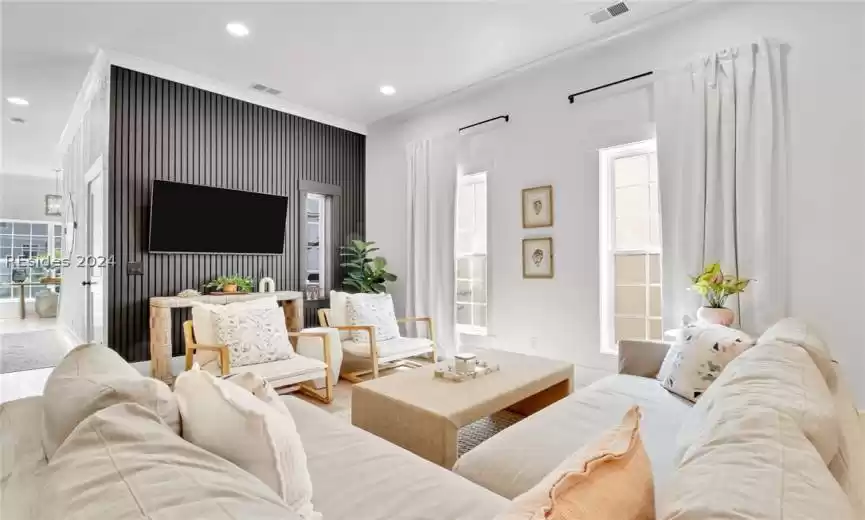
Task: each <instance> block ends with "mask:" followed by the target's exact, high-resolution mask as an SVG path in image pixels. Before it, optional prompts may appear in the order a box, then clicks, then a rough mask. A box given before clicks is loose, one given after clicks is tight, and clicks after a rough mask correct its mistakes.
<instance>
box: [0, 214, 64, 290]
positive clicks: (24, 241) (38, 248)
mask: <svg viewBox="0 0 865 520" xmlns="http://www.w3.org/2000/svg"><path fill="white" fill-rule="evenodd" d="M62 246H63V226H62V225H61V224H56V223H54V222H39V221H24V220H8V219H6V220H3V219H0V301H17V300H18V298H19V293H18V291H20V290H22V288H20V287H15V286H9V285H7V284H9V283H11V282H12V269H14V268H18V269H26V271H27V282H30V283H38V282H39V280H40V279H42V278H43V277H45V276H46V275H48V271H49V266H48V265H44V264H40V265H36V266H32V267H31V266H25V265H19V266H17V267H16V265H15V259H32V258H36V257H41V256H45V255H47V256H48V257H49V259H51V260H54V259H59V258H60V256H61V255H62ZM23 290H24V297H25V298H26V299H32V298H33V297H34V296H36V293H38V292H40V291H43V290H45V288H44V287H24V288H23Z"/></svg>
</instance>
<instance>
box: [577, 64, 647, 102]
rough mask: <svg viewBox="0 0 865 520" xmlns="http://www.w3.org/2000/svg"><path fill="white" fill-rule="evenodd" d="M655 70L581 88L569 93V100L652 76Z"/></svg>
mask: <svg viewBox="0 0 865 520" xmlns="http://www.w3.org/2000/svg"><path fill="white" fill-rule="evenodd" d="M652 74H653V72H651V71H649V72H644V73H642V74H637V75H636V76H631V77H630V78H625V79H620V80H619V81H614V82H612V83H607V84H606V85H601V86H600V87H595V88H590V89H588V90H581V91H579V92H575V93H573V94H570V95H568V101H570V102H571V103H573V102H574V98H575V97H577V96H582V95H583V94H588V93H589V92H594V91H596V90H601V89H602V88H607V87H612V86H613V85H618V84H620V83H626V82H628V81H634V80H635V79H640V78H645V77H646V76H651V75H652Z"/></svg>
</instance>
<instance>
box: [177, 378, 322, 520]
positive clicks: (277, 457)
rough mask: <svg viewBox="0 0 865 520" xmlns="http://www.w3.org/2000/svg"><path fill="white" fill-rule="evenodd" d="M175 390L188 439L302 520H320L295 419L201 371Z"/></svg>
mask: <svg viewBox="0 0 865 520" xmlns="http://www.w3.org/2000/svg"><path fill="white" fill-rule="evenodd" d="M174 388H175V393H176V394H177V400H178V403H179V405H180V415H181V418H182V419H183V438H184V439H186V440H187V441H189V442H191V443H192V444H195V445H196V446H198V447H200V448H204V449H205V450H207V451H209V452H211V453H213V454H216V455H219V456H220V457H222V458H224V459H226V460H228V461H230V462H233V463H234V464H236V465H237V466H239V467H240V468H241V469H244V470H246V471H247V472H249V473H251V474H253V475H255V476H256V477H258V478H259V479H260V480H261V481H262V482H264V483H265V484H267V485H268V486H269V487H270V488H271V489H273V490H274V491H276V493H277V494H278V495H279V496H280V497H281V498H282V499H283V500H284V501H285V503H286V504H288V506H289V507H290V508H291V509H292V510H293V511H294V512H295V513H297V514H298V515H299V516H300V517H301V518H303V519H304V520H319V519H320V518H321V515H320V514H319V513H316V512H315V511H314V510H313V506H312V481H311V480H310V477H309V470H308V469H307V463H306V453H305V452H304V449H303V444H302V443H301V439H300V436H299V435H298V433H297V427H296V425H295V423H294V419H292V417H291V414H289V413H287V411H286V412H283V411H280V410H278V409H276V408H275V407H274V406H272V405H270V404H268V403H265V402H263V401H262V400H261V399H259V398H258V397H256V396H255V395H253V394H252V393H251V392H250V391H249V390H246V389H244V388H243V387H241V386H240V385H238V384H235V383H233V382H231V381H225V380H222V379H218V378H215V377H213V376H212V375H210V374H209V373H207V372H204V371H202V370H198V369H193V370H190V371H187V372H183V373H182V374H180V376H178V377H177V381H176V382H175V387H174Z"/></svg>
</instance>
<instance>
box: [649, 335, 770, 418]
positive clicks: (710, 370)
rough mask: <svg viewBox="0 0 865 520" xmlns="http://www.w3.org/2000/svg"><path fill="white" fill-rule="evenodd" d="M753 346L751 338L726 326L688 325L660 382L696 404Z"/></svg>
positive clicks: (663, 367)
mask: <svg viewBox="0 0 865 520" xmlns="http://www.w3.org/2000/svg"><path fill="white" fill-rule="evenodd" d="M753 345H754V340H753V339H751V337H750V336H748V335H747V334H745V333H744V332H742V331H739V330H736V329H731V328H729V327H725V326H723V325H709V324H703V323H698V324H694V325H687V326H685V328H683V329H682V330H681V331H680V334H679V339H678V340H677V341H676V342H675V343H674V344H673V345H672V346H671V347H670V350H669V351H667V356H666V357H665V358H664V363H663V364H662V365H661V370H660V371H659V372H658V380H659V381H660V382H661V385H662V386H663V387H664V388H666V389H667V390H669V391H670V392H672V393H674V394H676V395H679V396H681V397H684V398H685V399H687V400H689V401H692V402H696V401H697V399H698V398H699V397H700V396H701V395H703V393H704V392H705V391H706V389H707V388H709V385H711V384H712V382H713V381H715V379H717V378H718V376H719V375H721V371H722V370H724V367H726V366H727V364H728V363H730V361H733V359H735V358H736V356H738V355H739V354H741V353H742V352H744V351H745V350H747V349H748V348H750V347H751V346H753Z"/></svg>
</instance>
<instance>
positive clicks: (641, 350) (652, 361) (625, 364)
mask: <svg viewBox="0 0 865 520" xmlns="http://www.w3.org/2000/svg"><path fill="white" fill-rule="evenodd" d="M669 348H670V344H669V343H665V342H663V341H644V340H626V339H623V340H621V341H619V373H620V374H628V375H632V376H640V377H649V378H653V377H655V376H657V375H658V372H659V371H660V370H661V364H662V363H663V362H664V357H665V356H666V355H667V350H669Z"/></svg>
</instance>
